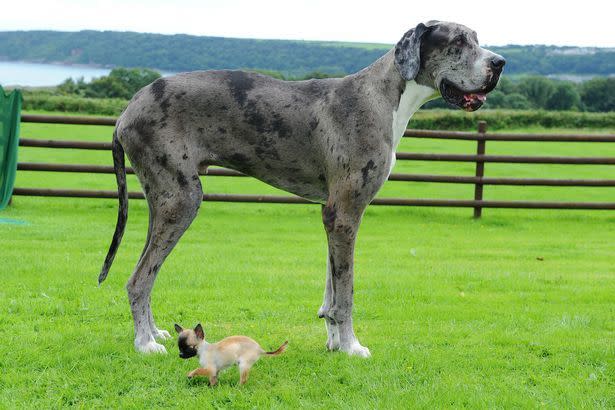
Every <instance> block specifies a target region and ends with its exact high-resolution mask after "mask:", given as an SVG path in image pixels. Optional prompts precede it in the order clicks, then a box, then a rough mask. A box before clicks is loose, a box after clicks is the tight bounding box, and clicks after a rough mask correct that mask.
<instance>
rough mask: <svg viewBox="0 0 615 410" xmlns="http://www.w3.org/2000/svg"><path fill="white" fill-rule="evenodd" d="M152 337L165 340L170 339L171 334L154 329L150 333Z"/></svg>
mask: <svg viewBox="0 0 615 410" xmlns="http://www.w3.org/2000/svg"><path fill="white" fill-rule="evenodd" d="M152 336H154V339H159V340H167V339H170V338H171V334H170V333H169V332H167V331H166V330H162V329H154V330H153V331H152Z"/></svg>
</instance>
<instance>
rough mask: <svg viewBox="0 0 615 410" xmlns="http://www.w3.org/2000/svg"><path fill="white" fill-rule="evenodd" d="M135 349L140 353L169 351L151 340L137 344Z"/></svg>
mask: <svg viewBox="0 0 615 410" xmlns="http://www.w3.org/2000/svg"><path fill="white" fill-rule="evenodd" d="M135 348H136V349H137V351H138V352H140V353H166V352H167V349H166V348H165V347H164V346H163V345H161V344H160V343H156V342H155V341H154V340H150V341H149V342H146V343H143V344H141V343H137V342H135Z"/></svg>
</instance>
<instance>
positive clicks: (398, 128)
mask: <svg viewBox="0 0 615 410" xmlns="http://www.w3.org/2000/svg"><path fill="white" fill-rule="evenodd" d="M435 92H436V91H435V90H434V89H433V88H431V87H427V86H424V85H419V84H417V83H416V82H415V81H408V82H407V83H406V89H405V90H404V92H403V93H402V94H401V98H400V99H399V105H398V106H397V109H396V110H395V111H393V124H392V126H391V128H392V145H391V149H392V152H391V166H390V168H389V174H390V173H391V172H392V171H393V167H394V166H395V151H397V146H398V145H399V141H400V140H401V138H402V137H403V135H404V131H405V130H406V127H407V126H408V121H410V118H411V117H412V115H413V114H414V113H415V112H416V111H417V110H418V109H419V108H420V107H421V105H423V104H424V103H425V102H426V101H427V100H429V99H430V97H432V96H433V95H434V93H435Z"/></svg>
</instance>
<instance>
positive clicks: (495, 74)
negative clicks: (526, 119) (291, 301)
mask: <svg viewBox="0 0 615 410" xmlns="http://www.w3.org/2000/svg"><path fill="white" fill-rule="evenodd" d="M504 64H506V60H504V58H503V57H501V56H498V55H496V56H494V57H493V58H492V59H491V61H490V65H491V67H490V69H491V72H492V75H491V78H490V79H489V80H488V82H487V83H486V84H485V85H483V86H482V87H480V88H478V89H476V90H462V89H461V88H460V87H457V86H456V85H455V84H454V83H453V82H452V81H449V80H447V79H443V80H442V81H441V82H440V87H439V89H440V95H442V98H444V100H445V101H446V102H447V103H449V104H451V105H454V106H456V107H458V108H461V109H462V110H466V111H476V110H478V109H479V108H480V107H482V105H483V104H484V103H485V101H487V94H488V93H490V92H491V91H493V89H494V88H495V86H496V85H498V81H499V79H500V75H501V74H502V69H503V68H504Z"/></svg>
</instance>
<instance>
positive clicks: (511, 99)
mask: <svg viewBox="0 0 615 410" xmlns="http://www.w3.org/2000/svg"><path fill="white" fill-rule="evenodd" d="M503 107H506V108H512V109H516V110H528V109H530V108H532V103H530V102H529V101H528V99H527V98H526V97H525V96H524V95H523V94H519V93H512V94H508V95H507V96H506V97H505V98H504V105H503Z"/></svg>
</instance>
